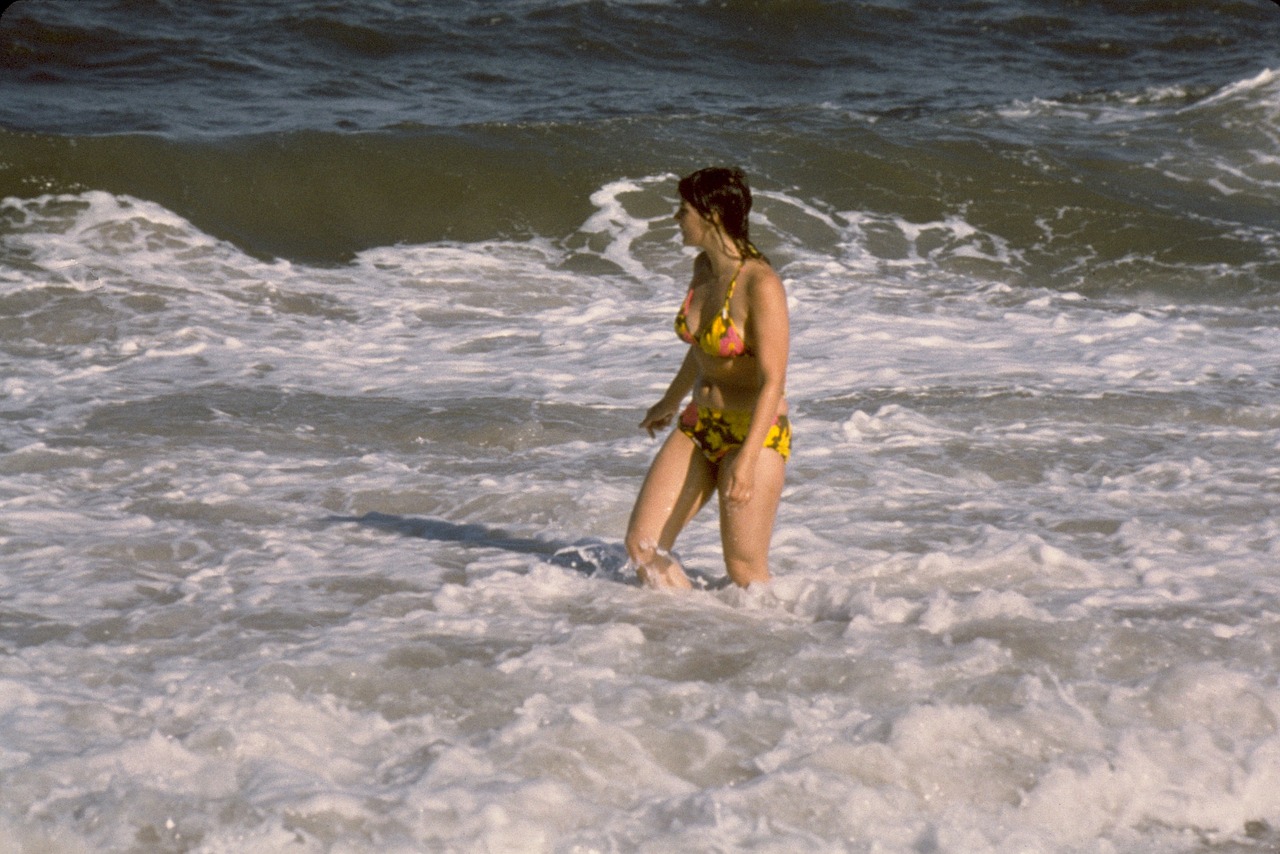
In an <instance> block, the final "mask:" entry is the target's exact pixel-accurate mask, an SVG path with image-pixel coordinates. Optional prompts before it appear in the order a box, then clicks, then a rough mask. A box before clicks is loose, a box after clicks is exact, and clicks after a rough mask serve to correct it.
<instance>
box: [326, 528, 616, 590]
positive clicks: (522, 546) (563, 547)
mask: <svg viewBox="0 0 1280 854" xmlns="http://www.w3.org/2000/svg"><path fill="white" fill-rule="evenodd" d="M324 521H326V522H330V523H338V522H349V523H353V524H356V525H363V526H365V527H367V528H378V529H380V530H383V531H391V532H393V533H397V534H401V535H402V536H406V537H418V538H420V539H424V540H434V541H437V542H445V543H458V544H461V545H466V546H475V547H477V548H488V549H501V550H503V551H508V552H514V553H516V554H523V555H533V556H535V557H539V558H541V559H543V560H545V561H546V562H547V563H549V564H551V565H553V566H559V567H563V568H565V569H572V570H574V571H576V572H581V573H582V574H583V575H587V576H591V577H603V578H609V579H612V580H615V581H628V582H629V581H630V580H631V578H630V573H629V572H627V555H626V552H625V551H624V550H623V548H622V544H621V543H607V542H605V541H603V540H597V539H590V538H589V539H582V540H576V541H574V542H572V543H564V542H556V541H554V540H543V539H539V538H537V537H517V536H513V535H511V534H509V533H507V532H506V531H503V530H501V529H498V528H490V527H488V526H487V525H476V524H468V525H459V524H457V523H456V522H446V521H445V520H443V519H429V518H423V517H420V516H397V515H394V514H391V513H376V512H375V513H365V514H364V515H363V516H329V517H327V518H326V519H325V520H324Z"/></svg>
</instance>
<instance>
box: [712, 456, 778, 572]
mask: <svg viewBox="0 0 1280 854" xmlns="http://www.w3.org/2000/svg"><path fill="white" fill-rule="evenodd" d="M726 463H727V461H726ZM727 468H728V466H727V464H726V465H724V466H722V469H721V470H722V471H724V470H727ZM786 475H787V463H786V461H785V460H783V459H782V456H781V455H780V454H779V453H778V452H777V451H774V450H772V449H771V448H766V449H765V450H763V451H761V453H760V459H759V462H758V463H757V464H756V477H755V483H754V485H753V487H752V491H751V499H750V500H749V501H747V503H745V504H735V503H733V502H731V501H729V500H728V499H726V498H725V496H724V493H723V491H721V493H720V538H721V541H722V543H723V548H724V560H725V567H726V568H727V569H728V570H729V576H730V577H731V578H732V579H733V580H734V581H735V582H737V583H738V584H747V583H750V582H752V581H765V580H767V579H768V577H769V542H770V540H771V539H772V537H773V523H774V519H775V518H776V517H777V515H778V502H779V501H780V500H781V499H782V488H783V486H784V485H785V482H786Z"/></svg>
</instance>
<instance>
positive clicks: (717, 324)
mask: <svg viewBox="0 0 1280 854" xmlns="http://www.w3.org/2000/svg"><path fill="white" fill-rule="evenodd" d="M740 272H742V266H741V265H739V266H738V273H740ZM738 273H734V274H733V279H732V280H730V282H729V289H728V290H727V291H726V292H725V295H724V305H723V306H722V307H721V309H720V313H719V314H718V315H716V317H715V319H714V320H712V321H711V323H710V324H709V325H706V326H705V329H704V330H703V332H702V333H701V334H699V335H694V334H693V333H692V332H690V331H689V320H688V317H687V315H688V313H689V306H690V305H691V304H692V303H693V288H692V287H690V288H689V295H688V296H686V297H685V298H684V304H683V305H682V306H680V311H679V312H677V313H676V323H675V327H676V335H679V336H680V340H681V341H684V342H685V343H686V344H697V345H698V346H699V347H701V348H702V352H704V353H706V354H707V355H708V356H718V357H720V358H722V359H731V358H733V357H734V356H741V355H744V354H745V353H746V352H747V342H746V341H745V340H743V338H742V333H740V332H739V331H738V327H737V325H736V324H735V323H734V322H733V318H731V317H730V316H729V301H730V300H731V299H733V288H734V285H736V284H738Z"/></svg>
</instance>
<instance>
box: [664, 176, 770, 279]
mask: <svg viewBox="0 0 1280 854" xmlns="http://www.w3.org/2000/svg"><path fill="white" fill-rule="evenodd" d="M678 189H679V192H680V198H682V199H684V200H685V201H686V202H688V203H689V206H690V207H692V208H693V209H694V210H695V211H697V212H698V213H700V214H702V215H703V216H704V217H706V218H707V219H711V218H712V215H713V214H719V215H720V224H721V226H722V227H723V229H724V233H725V236H727V237H728V238H729V239H730V240H731V241H733V245H734V246H735V247H736V248H737V250H738V252H739V254H741V255H742V257H743V258H764V254H763V253H762V252H761V251H760V250H759V249H757V248H756V247H755V244H754V243H752V242H751V236H750V232H749V229H750V225H749V223H748V222H747V217H748V215H749V214H750V213H751V188H750V187H748V186H747V176H746V175H745V174H744V173H743V171H742V170H741V169H737V168H730V167H724V166H708V167H707V168H706V169H699V170H698V171H697V172H694V173H692V174H689V175H686V176H684V177H683V178H681V179H680V184H679V186H678Z"/></svg>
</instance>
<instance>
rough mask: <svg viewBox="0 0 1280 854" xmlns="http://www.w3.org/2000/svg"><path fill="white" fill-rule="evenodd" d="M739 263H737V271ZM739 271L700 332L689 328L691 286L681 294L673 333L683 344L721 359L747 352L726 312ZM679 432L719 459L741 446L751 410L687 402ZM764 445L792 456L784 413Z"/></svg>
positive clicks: (745, 437)
mask: <svg viewBox="0 0 1280 854" xmlns="http://www.w3.org/2000/svg"><path fill="white" fill-rule="evenodd" d="M740 272H742V265H738V273H740ZM738 273H734V275H733V279H732V280H731V281H730V282H729V288H728V290H727V291H726V292H725V295H724V305H723V306H722V307H721V308H720V313H719V314H717V315H716V316H715V317H714V318H713V319H712V321H711V323H709V324H706V328H705V329H704V331H702V332H701V333H700V334H697V335H695V334H693V333H692V332H691V331H690V330H689V319H688V316H687V315H688V312H689V306H690V305H692V304H693V288H692V287H690V288H689V294H688V296H686V297H685V298H684V304H683V305H681V306H680V311H679V312H677V313H676V322H675V328H676V335H678V336H680V340H681V341H684V342H685V343H686V344H696V345H697V346H698V347H699V348H700V349H701V350H702V352H704V353H706V354H707V355H708V356H715V357H717V358H720V359H732V358H734V357H735V356H744V355H749V354H750V352H749V351H748V350H747V342H746V340H745V339H744V338H743V336H742V333H741V332H739V331H738V327H737V324H735V323H734V322H733V318H732V317H730V316H729V301H730V300H731V299H733V289H734V286H736V285H737V284H738ZM679 428H680V432H681V433H684V434H685V435H686V436H688V437H689V438H690V439H692V440H693V443H694V444H695V445H697V446H698V447H699V448H700V449H702V454H703V456H705V457H706V458H707V459H708V460H710V461H711V462H713V463H718V462H720V460H722V459H724V457H725V456H726V455H727V454H729V453H730V452H732V451H734V450H737V449H738V448H741V447H742V443H743V442H745V441H746V439H747V433H748V431H749V430H750V429H751V412H750V411H749V410H732V409H713V408H711V407H710V406H699V405H697V404H696V403H690V404H689V405H688V406H687V407H686V408H685V410H684V412H683V413H681V415H680V423H679ZM764 446H765V447H766V448H773V449H774V450H775V451H777V452H778V453H779V454H781V455H782V458H783V459H784V460H785V459H787V458H788V457H789V456H791V422H790V421H789V420H788V418H787V416H786V415H779V416H778V417H777V418H775V419H774V422H773V424H772V425H771V426H770V427H769V434H768V435H767V436H765V439H764Z"/></svg>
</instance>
